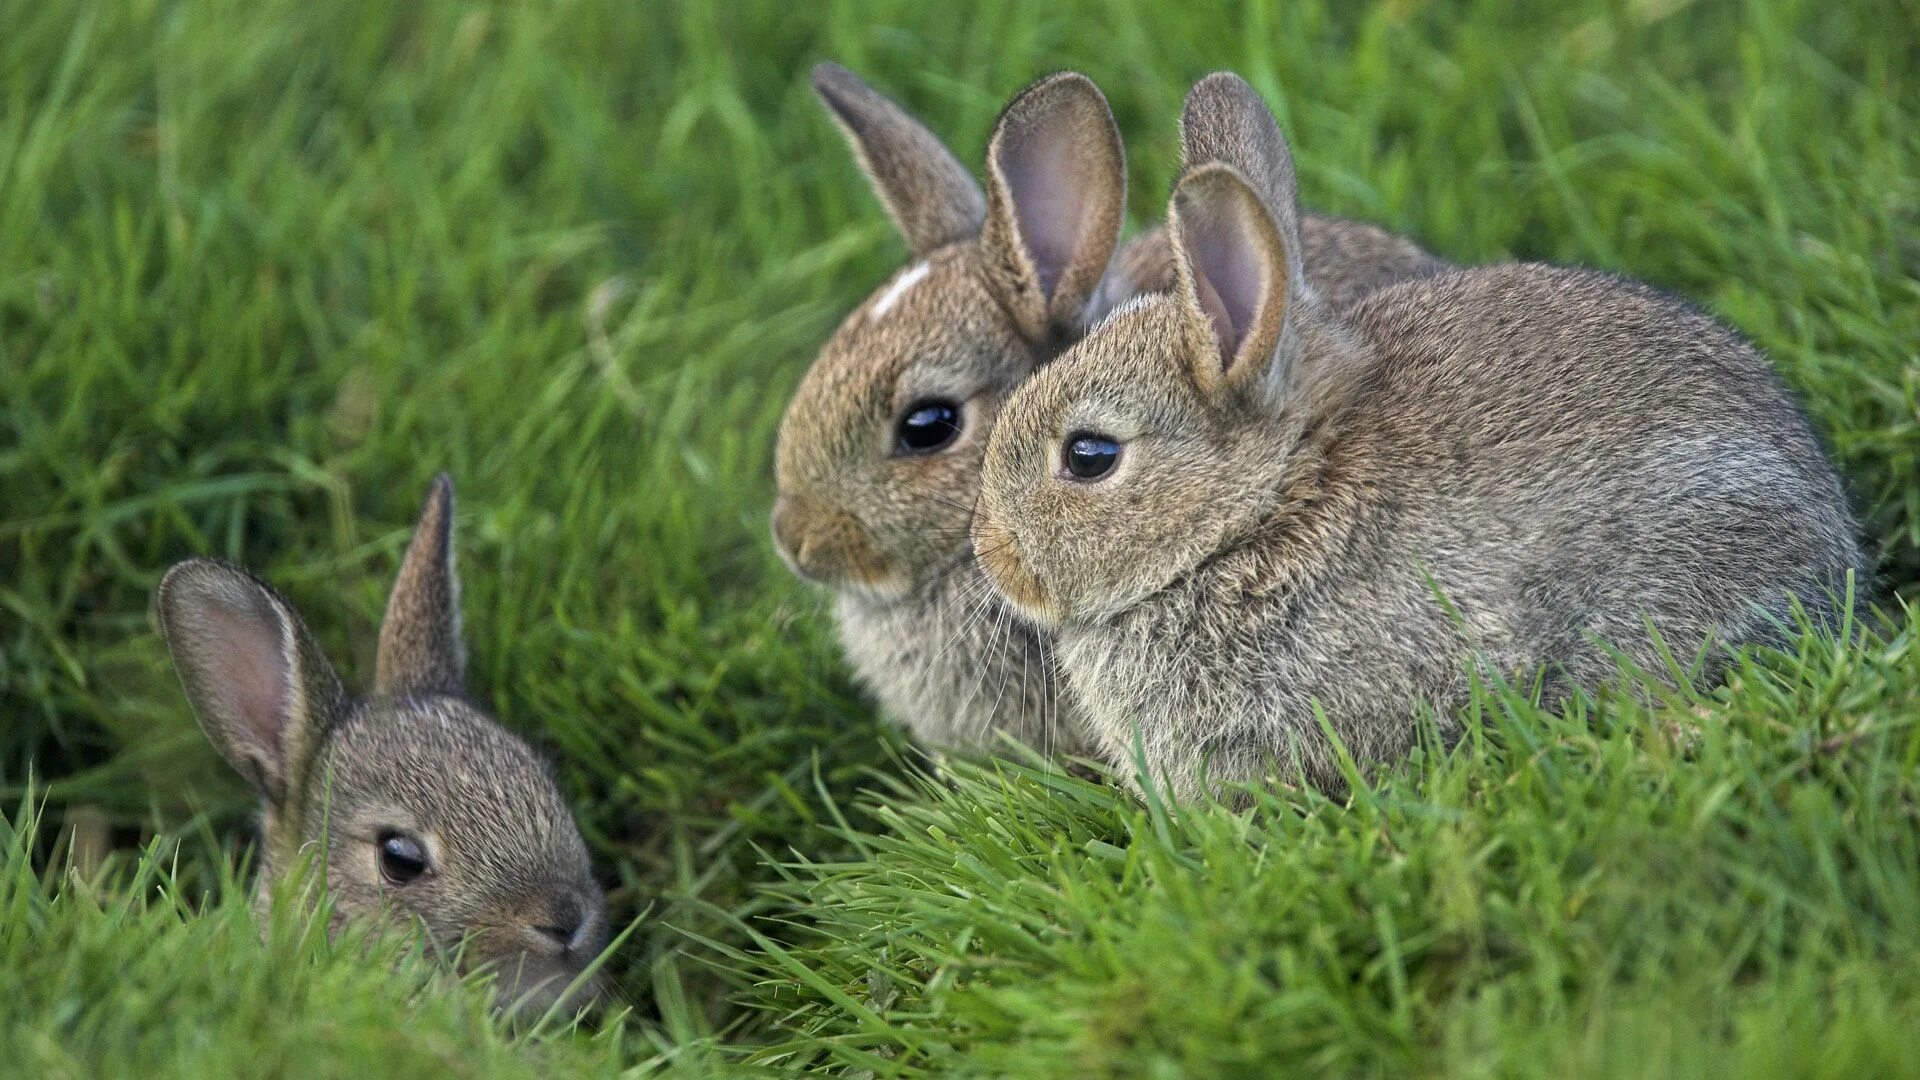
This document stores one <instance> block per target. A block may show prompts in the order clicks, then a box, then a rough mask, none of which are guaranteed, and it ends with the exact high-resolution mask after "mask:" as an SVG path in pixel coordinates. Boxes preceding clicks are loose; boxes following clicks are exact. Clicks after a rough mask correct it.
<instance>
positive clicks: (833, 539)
mask: <svg viewBox="0 0 1920 1080" xmlns="http://www.w3.org/2000/svg"><path fill="white" fill-rule="evenodd" d="M813 87H814V90H815V91H816V92H817V93H818V95H819V97H820V99H821V101H822V102H823V103H824V104H825V105H826V107H827V110H828V111H829V113H830V114H831V115H832V116H833V118H834V120H835V121H836V122H837V124H838V125H839V126H840V128H841V130H842V131H843V133H844V134H845V135H846V137H847V141H848V143H849V144H850V145H851V147H852V148H853V151H854V154H855V156H856V157H857V158H858V159H859V162H860V165H861V167H862V169H863V170H864V171H865V173H866V175H867V178H868V180H869V181H870V182H871V183H872V185H873V188H874V191H875V192H876V193H877V194H878V195H879V197H880V201H881V203H882V204H883V205H884V206H885V207H886V210H887V213H888V215H889V216H890V217H891V218H892V220H893V222H894V224H895V225H896V226H897V227H898V229H899V231H900V233H901V235H902V236H903V237H904V238H905V240H906V242H907V246H908V248H909V249H910V250H911V252H912V258H913V262H912V263H911V264H910V265H909V266H908V267H906V268H904V269H902V270H901V271H899V272H898V273H896V274H895V275H894V276H893V277H892V278H891V279H890V280H888V281H887V282H886V283H885V284H883V285H882V286H881V287H880V288H879V289H878V290H876V291H875V292H874V294H873V295H872V296H870V297H869V298H868V299H867V300H866V301H865V302H864V303H862V304H861V305H860V306H859V307H858V308H856V309H855V310H854V311H853V313H852V314H851V315H849V316H848V317H847V319H846V321H845V322H844V323H842V325H841V326H840V328H839V330H838V331H837V332H836V333H835V334H834V335H833V337H832V338H831V339H830V340H829V341H828V342H827V343H826V345H825V346H824V347H823V348H822V350H821V352H820V356H819V358H818V359H817V360H816V361H815V362H814V364H813V366H812V368H811V369H810V370H809V371H808V372H807V374H806V376H805V378H804V379H803V380H802V381H801V383H800V386H799V387H798V389H797V390H796V391H795V393H794V396H793V399H792V402H791V403H790V404H789V406H788V408H787V412H786V416H785V419H784V420H783V421H782V423H781V427H780V435H779V446H778V450H777V453H776V459H775V474H776V479H777V482H778V486H779V498H778V501H777V503H776V505H775V507H774V511H773V535H774V538H775V542H776V545H777V547H778V548H779V550H780V553H781V555H782V557H783V558H785V560H786V561H787V563H788V564H789V565H790V566H791V567H792V568H793V569H794V571H795V572H796V573H798V574H800V575H801V576H802V577H805V578H807V579H809V580H812V581H815V582H819V583H821V584H824V585H826V586H828V587H830V588H832V589H833V590H834V591H835V592H836V594H837V595H836V605H835V615H836V618H837V621H838V623H839V629H840V636H841V641H842V643H843V645H844V647H845V650H846V654H847V657H848V659H849V661H850V662H851V664H852V666H853V668H854V670H855V672H856V673H857V675H858V676H859V677H860V679H861V681H862V682H863V683H865V684H866V685H867V686H868V687H869V688H871V689H872V691H873V692H874V693H875V694H876V695H877V696H878V698H879V699H880V703H881V705H882V707H883V708H884V710H885V712H886V713H887V714H888V715H889V716H890V717H892V718H893V719H894V720H895V721H897V722H899V723H901V724H903V725H905V726H906V727H907V728H908V729H909V730H910V731H911V732H912V733H913V735H914V736H915V737H916V738H918V739H919V740H920V741H921V742H923V743H925V744H929V745H931V746H933V747H938V748H952V749H963V750H978V749H982V748H989V747H991V746H992V745H993V743H994V741H995V739H996V738H997V737H998V733H1000V732H1007V733H1010V734H1011V735H1012V736H1013V737H1014V738H1017V739H1019V740H1020V741H1022V742H1025V743H1027V744H1028V745H1031V746H1034V747H1036V748H1038V749H1040V750H1042V751H1043V752H1048V751H1055V750H1061V751H1069V752H1076V753H1084V752H1086V751H1087V750H1088V749H1089V747H1088V745H1087V744H1086V743H1085V741H1084V739H1083V738H1082V735H1081V724H1080V723H1079V721H1078V719H1077V718H1076V712H1077V709H1076V707H1075V705H1074V703H1073V701H1072V700H1071V699H1070V698H1069V697H1068V696H1066V695H1063V694H1062V693H1061V692H1060V688H1059V685H1058V680H1057V679H1056V678H1055V676H1054V666H1053V662H1052V658H1051V657H1050V655H1049V648H1048V641H1047V638H1046V636H1045V635H1044V634H1043V633H1041V632H1039V631H1037V630H1036V629H1035V628H1033V627H1030V626H1027V625H1025V624H1023V623H1022V622H1021V621H1019V620H1017V619H1015V618H1013V616H1012V614H1011V612H1010V611H1008V610H1007V608H1006V607H1005V605H1004V604H1002V603H1001V602H1000V601H999V600H998V598H997V597H995V596H994V595H993V594H992V591H991V590H990V589H988V588H987V586H986V584H985V582H984V581H983V580H982V578H981V576H980V572H979V569H978V567H977V565H976V564H975V562H974V559H973V554H972V550H971V547H970V545H969V542H968V534H967V528H968V520H969V517H970V515H971V512H972V508H973V503H974V499H975V496H976V493H977V491H978V488H979V474H980V463H981V455H982V454H983V452H984V451H985V448H986V444H987V437H988V435H989V434H990V433H991V431H992V430H993V425H994V421H995V419H996V417H997V416H998V415H999V412H1000V409H1001V408H1002V406H1003V405H1004V404H1005V402H1006V400H1007V398H1008V397H1009V396H1010V395H1011V394H1012V393H1013V392H1014V390H1015V389H1016V388H1017V387H1018V386H1019V385H1020V384H1021V382H1022V381H1024V380H1025V379H1027V378H1028V377H1029V376H1030V375H1032V374H1033V372H1034V371H1035V370H1037V369H1039V368H1040V367H1041V366H1042V365H1043V364H1045V363H1047V362H1048V361H1049V360H1050V359H1052V358H1053V357H1054V356H1055V355H1057V354H1058V353H1059V352H1060V351H1061V350H1062V349H1064V348H1065V347H1067V346H1068V345H1070V344H1071V343H1072V342H1074V341H1075V340H1077V339H1078V338H1079V337H1080V336H1081V335H1082V334H1084V333H1085V331H1086V328H1087V326H1089V325H1090V324H1091V323H1093V322H1095V321H1097V320H1098V319H1100V318H1101V317H1103V316H1104V315H1105V314H1106V313H1108V312H1109V311H1111V310H1113V309H1114V308H1115V307H1117V306H1119V305H1121V304H1123V303H1125V302H1127V301H1129V300H1131V299H1133V298H1134V297H1137V296H1139V295H1141V294H1143V293H1148V292H1152V291H1156V290H1161V289H1165V288H1167V287H1169V286H1170V285H1171V283H1172V281H1173V278H1172V272H1173V266H1172V258H1171V250H1170V249H1169V248H1168V246H1167V244H1166V240H1165V236H1164V233H1163V232H1162V231H1161V230H1160V229H1157V228H1156V229H1153V230H1150V231H1148V232H1146V233H1144V234H1142V235H1141V236H1139V237H1137V238H1135V239H1133V240H1131V241H1129V242H1127V243H1125V244H1121V243H1120V242H1119V239H1120V229H1121V224H1122V219H1123V217H1124V215H1125V210H1126V162H1125V155H1124V151H1123V149H1122V147H1121V142H1120V135H1119V131H1118V129H1117V128H1116V127H1115V125H1114V121H1113V115H1112V113H1111V111H1110V110H1109V109H1108V107H1107V102H1106V99H1105V97H1103V96H1102V95H1101V93H1100V91H1099V89H1098V88H1097V87H1096V86H1094V84H1093V83H1092V82H1091V81H1090V80H1088V79H1087V78H1086V77H1085V76H1083V75H1079V74H1076V73H1073V72H1064V73H1061V74H1057V75H1053V76H1050V77H1048V78H1045V79H1042V80H1040V81H1039V82H1036V83H1034V84H1033V85H1032V86H1030V87H1028V88H1027V89H1026V90H1024V91H1022V92H1021V93H1020V94H1019V95H1018V96H1016V97H1015V98H1014V99H1013V101H1012V102H1011V103H1010V104H1008V106H1007V107H1006V109H1005V111H1004V112H1002V114H1001V115H1000V118H999V120H998V121H997V122H996V123H995V125H994V129H993V134H992V137H991V140H990V142H989V146H988V150H987V169H986V176H987V185H986V190H985V192H984V193H983V192H982V190H981V188H980V186H979V185H978V184H977V183H976V182H975V181H974V179H973V177H972V176H971V175H970V174H969V173H968V171H967V170H966V169H965V168H964V167H963V166H962V165H961V164H960V163H959V162H958V161H957V160H956V159H955V158H954V156H953V155H952V154H951V153H950V152H949V151H948V150H947V148H946V147H945V146H943V145H942V144H941V142H940V140H939V139H938V138H937V137H936V136H934V135H933V134H932V133H931V132H930V131H928V130H927V129H926V128H925V127H924V126H922V125H921V124H920V123H919V122H918V121H916V120H915V119H914V118H913V117H911V116H909V115H908V114H907V113H906V112H905V111H904V110H903V109H901V108H900V107H899V106H898V105H896V104H894V103H893V102H892V101H890V100H888V99H887V98H886V97H885V96H883V95H881V94H880V93H878V92H877V91H875V90H874V89H873V88H871V87H869V86H868V85H867V84H865V83H864V82H862V81H861V80H860V79H859V78H857V77H856V76H854V75H853V74H852V73H851V72H848V71H847V70H846V69H844V68H841V67H839V66H838V65H834V64H821V65H819V66H818V67H816V68H815V69H814V72H813ZM1303 236H1304V237H1305V243H1306V245H1307V259H1308V263H1309V268H1310V271H1311V273H1312V274H1313V276H1314V279H1315V281H1316V282H1317V283H1318V285H1319V287H1320V288H1321V290H1322V291H1323V293H1324V294H1325V295H1327V296H1329V297H1332V298H1337V300H1338V301H1339V302H1343V303H1344V302H1346V301H1349V300H1351V299H1353V298H1356V297H1358V296H1361V295H1364V294H1365V293H1366V292H1367V291H1368V290H1370V289H1372V288H1374V287H1377V286H1378V285H1380V284H1382V283H1384V282H1386V281H1390V280H1397V279H1400V278H1406V277H1412V276H1417V275H1420V274H1428V273H1435V272H1438V271H1439V270H1442V269H1444V268H1445V266H1446V264H1444V263H1442V262H1440V261H1439V260H1437V259H1435V258H1434V257H1432V256H1431V255H1428V254H1427V253H1426V252H1424V251H1422V250H1421V249H1420V248H1418V247H1417V246H1415V245H1414V244H1412V243H1411V242H1409V241H1407V240H1405V239H1403V238H1401V237H1398V236H1395V235H1393V234H1391V233H1388V232H1386V231H1384V230H1382V229H1379V228H1377V227H1375V226H1372V225H1367V224H1363V223H1360V222H1352V221H1344V220H1340V219H1337V218H1329V217H1320V216H1314V215H1308V216H1307V217H1306V218H1305V219H1304V225H1303Z"/></svg>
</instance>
